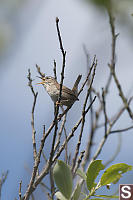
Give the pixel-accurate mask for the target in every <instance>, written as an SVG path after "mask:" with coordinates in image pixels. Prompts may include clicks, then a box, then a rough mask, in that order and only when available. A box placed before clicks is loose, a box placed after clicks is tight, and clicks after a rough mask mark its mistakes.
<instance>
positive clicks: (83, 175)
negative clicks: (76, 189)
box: [76, 168, 87, 181]
mask: <svg viewBox="0 0 133 200" xmlns="http://www.w3.org/2000/svg"><path fill="white" fill-rule="evenodd" d="M76 174H77V175H79V176H80V177H81V178H82V179H83V180H84V181H86V178H87V176H86V174H85V173H84V172H83V171H82V170H81V169H79V168H78V169H77V172H76Z"/></svg>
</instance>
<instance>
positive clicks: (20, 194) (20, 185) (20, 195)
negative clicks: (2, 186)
mask: <svg viewBox="0 0 133 200" xmlns="http://www.w3.org/2000/svg"><path fill="white" fill-rule="evenodd" d="M21 188H22V181H20V183H19V200H22V199H21V197H22V193H21Z"/></svg>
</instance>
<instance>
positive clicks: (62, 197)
mask: <svg viewBox="0 0 133 200" xmlns="http://www.w3.org/2000/svg"><path fill="white" fill-rule="evenodd" d="M55 196H56V197H57V198H58V199H59V200H67V199H66V198H65V197H64V196H63V194H62V193H61V192H56V193H55Z"/></svg>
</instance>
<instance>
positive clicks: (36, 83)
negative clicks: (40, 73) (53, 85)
mask: <svg viewBox="0 0 133 200" xmlns="http://www.w3.org/2000/svg"><path fill="white" fill-rule="evenodd" d="M39 84H44V82H40V83H36V85H39Z"/></svg>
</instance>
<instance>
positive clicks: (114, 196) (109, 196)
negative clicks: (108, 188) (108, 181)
mask: <svg viewBox="0 0 133 200" xmlns="http://www.w3.org/2000/svg"><path fill="white" fill-rule="evenodd" d="M95 197H103V198H112V199H116V198H119V197H118V196H116V195H104V194H103V195H95Z"/></svg>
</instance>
